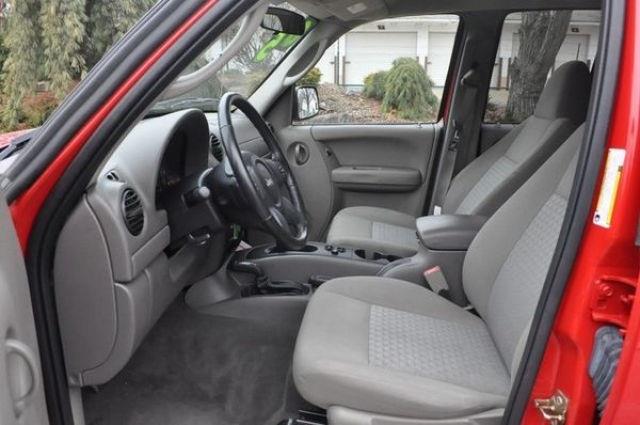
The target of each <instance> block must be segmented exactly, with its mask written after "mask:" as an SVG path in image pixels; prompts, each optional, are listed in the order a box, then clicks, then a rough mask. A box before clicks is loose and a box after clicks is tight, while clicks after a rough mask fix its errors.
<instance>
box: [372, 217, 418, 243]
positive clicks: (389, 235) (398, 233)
mask: <svg viewBox="0 0 640 425" xmlns="http://www.w3.org/2000/svg"><path fill="white" fill-rule="evenodd" d="M371 237H372V239H373V240H378V241H385V242H391V243H395V244H398V245H403V246H409V247H411V248H415V247H417V246H418V241H417V238H416V232H415V230H414V229H408V228H406V227H403V226H396V225H395V224H388V223H382V222H379V221H374V222H372V224H371Z"/></svg>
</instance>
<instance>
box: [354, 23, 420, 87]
mask: <svg viewBox="0 0 640 425" xmlns="http://www.w3.org/2000/svg"><path fill="white" fill-rule="evenodd" d="M417 38H418V37H417V33H415V32H352V33H349V34H347V38H346V48H345V50H346V53H345V56H346V58H345V59H346V63H345V83H346V84H347V85H354V86H360V85H362V84H364V78H365V77H366V76H367V75H369V74H371V73H373V72H377V71H386V70H388V69H390V68H391V65H392V64H393V61H394V60H396V59H398V58H401V57H409V58H415V57H416V54H417V50H416V49H417Z"/></svg>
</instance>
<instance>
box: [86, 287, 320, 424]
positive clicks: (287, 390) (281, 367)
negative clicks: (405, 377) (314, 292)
mask: <svg viewBox="0 0 640 425" xmlns="http://www.w3.org/2000/svg"><path fill="white" fill-rule="evenodd" d="M240 302H241V301H240ZM233 310H234V314H231V315H228V314H225V313H222V315H210V314H202V313H197V312H195V311H193V310H191V309H190V308H189V307H187V306H186V305H185V304H184V302H183V301H180V302H176V303H174V304H173V305H172V306H171V307H170V308H169V309H168V310H167V312H166V313H165V314H164V315H163V316H162V317H161V318H160V320H159V321H158V323H157V324H156V326H155V327H154V328H153V329H152V331H151V332H150V333H149V335H148V336H147V338H146V339H145V341H144V342H143V343H142V345H141V346H140V348H139V349H138V351H137V352H136V354H135V355H134V356H133V358H132V359H131V361H130V362H129V364H128V365H127V366H126V367H125V368H124V369H123V370H122V371H121V372H120V374H118V375H117V376H116V377H115V378H114V379H113V380H111V381H110V382H108V383H107V384H105V385H102V386H100V387H99V388H98V391H97V392H96V391H94V390H92V389H85V390H84V391H83V400H84V406H85V416H86V422H87V424H88V425H112V424H114V425H115V424H118V425H138V424H167V425H173V424H176V425H177V424H180V425H205V424H206V425H211V424H239V425H240V424H241V425H244V424H247V425H249V424H251V425H257V424H277V423H278V422H279V421H281V420H282V419H283V418H286V417H287V416H288V415H291V414H292V413H294V412H296V411H297V410H298V409H300V408H308V407H309V406H308V405H307V404H306V403H305V402H304V401H303V400H302V399H301V398H300V396H299V395H298V394H297V393H296V391H295V389H294V387H293V384H292V380H291V359H292V355H293V347H294V344H295V337H296V335H297V332H298V328H299V325H300V320H301V318H302V314H303V312H304V304H302V303H297V304H296V303H292V304H291V306H289V307H287V308H285V309H283V308H282V305H281V304H279V303H276V304H274V305H271V304H270V303H269V302H265V303H261V304H259V308H256V300H255V299H254V300H252V301H251V302H249V303H248V304H247V305H246V306H245V305H242V304H241V307H240V308H239V309H238V308H237V306H236V307H235V308H234V309H233ZM244 310H246V311H244Z"/></svg>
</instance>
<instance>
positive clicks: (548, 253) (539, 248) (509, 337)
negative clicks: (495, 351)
mask: <svg viewBox="0 0 640 425" xmlns="http://www.w3.org/2000/svg"><path fill="white" fill-rule="evenodd" d="M566 208H567V201H566V199H565V198H563V197H562V196H560V195H558V194H557V193H554V194H553V195H551V197H550V198H549V200H548V201H547V202H546V203H545V204H544V206H543V207H542V208H541V209H540V211H539V212H538V214H537V215H536V216H535V217H534V219H533V220H532V221H531V223H530V224H529V226H528V227H527V228H526V229H525V231H524V233H523V234H522V237H521V238H520V239H519V240H518V241H517V242H516V244H515V245H514V247H513V250H512V251H511V253H510V254H509V256H508V257H507V259H506V261H505V262H504V264H503V265H502V267H501V269H500V271H499V272H498V275H497V277H496V280H495V283H494V285H493V287H492V289H491V296H490V299H489V304H488V309H487V310H488V314H487V318H486V320H487V325H488V327H489V329H490V331H491V334H492V336H493V338H494V340H495V341H496V345H497V346H498V348H499V350H500V353H501V355H502V357H503V360H504V362H505V363H506V364H511V363H512V361H513V355H514V352H515V350H516V346H517V344H518V341H519V340H520V337H521V336H522V333H523V332H524V331H525V330H526V329H527V328H528V323H529V320H530V319H531V317H533V314H534V310H535V308H536V306H537V302H536V301H535V300H537V299H538V298H539V297H540V291H541V290H542V286H543V285H544V281H545V278H546V275H547V272H548V270H549V266H550V264H551V259H552V257H553V253H554V251H555V246H556V244H557V242H558V237H559V235H560V228H561V226H562V221H563V218H564V214H565V211H566ZM532 300H534V301H532ZM506 318H508V320H505V319H506Z"/></svg>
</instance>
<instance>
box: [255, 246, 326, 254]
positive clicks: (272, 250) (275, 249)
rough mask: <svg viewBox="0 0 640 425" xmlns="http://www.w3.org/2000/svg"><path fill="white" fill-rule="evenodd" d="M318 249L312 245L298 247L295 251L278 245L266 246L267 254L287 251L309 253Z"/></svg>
mask: <svg viewBox="0 0 640 425" xmlns="http://www.w3.org/2000/svg"><path fill="white" fill-rule="evenodd" d="M317 250H318V247H317V246H314V245H305V246H304V247H302V248H300V249H299V250H297V251H287V250H285V249H282V248H280V247H279V246H278V245H276V246H274V247H272V248H267V252H268V253H269V254H286V253H288V252H305V253H311V252H316V251H317Z"/></svg>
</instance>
